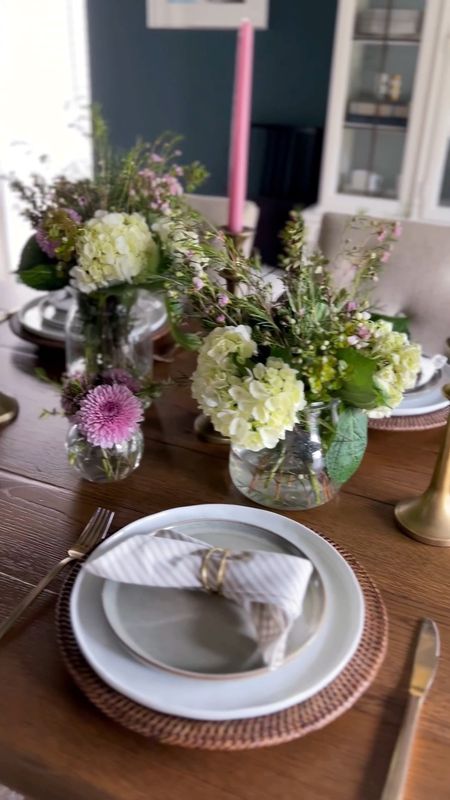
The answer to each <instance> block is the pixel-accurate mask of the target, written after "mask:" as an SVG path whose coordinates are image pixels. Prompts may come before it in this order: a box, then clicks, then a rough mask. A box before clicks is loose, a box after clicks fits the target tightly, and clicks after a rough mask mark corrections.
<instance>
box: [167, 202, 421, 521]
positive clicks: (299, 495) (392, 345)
mask: <svg viewBox="0 0 450 800" xmlns="http://www.w3.org/2000/svg"><path fill="white" fill-rule="evenodd" d="M351 227H352V229H354V230H357V231H358V236H361V232H363V233H364V241H363V242H362V243H360V244H359V245H353V244H352V243H351V240H350V239H347V240H346V241H345V243H344V247H343V252H342V254H341V258H342V259H343V260H344V261H345V262H346V264H347V273H349V275H348V277H347V284H346V285H345V286H341V287H339V286H336V285H335V284H334V283H333V276H332V272H331V271H330V270H329V269H326V268H325V267H326V265H327V262H326V259H325V258H324V257H323V256H322V255H321V254H320V253H318V252H316V253H313V254H308V253H307V251H306V248H305V246H304V237H305V233H304V226H303V222H302V219H301V218H300V217H299V216H298V215H297V214H295V213H294V214H293V215H292V218H291V220H290V221H289V223H288V224H287V226H286V229H285V231H284V233H283V241H284V256H283V258H282V266H283V267H284V270H285V278H284V284H285V291H284V292H283V294H282V295H281V296H280V297H279V298H278V299H274V298H273V297H272V290H271V287H269V286H267V285H266V284H265V283H264V281H263V280H262V279H261V277H260V275H259V271H258V263H257V262H255V261H251V262H250V261H248V260H247V259H245V258H244V257H243V256H242V254H241V253H239V251H237V250H236V249H235V248H234V246H233V244H232V242H230V241H228V240H227V239H226V238H224V239H223V240H222V247H217V244H216V246H215V247H212V246H211V247H209V246H208V245H203V247H202V246H199V253H198V254H197V256H196V258H194V255H195V254H192V256H191V260H190V262H189V261H187V260H186V258H183V254H185V251H186V248H187V247H188V246H190V247H191V245H189V244H188V242H187V241H186V242H185V241H184V240H183V237H182V235H181V234H180V235H179V236H178V237H176V236H175V237H173V236H172V237H171V239H170V242H171V243H172V247H175V250H176V252H175V253H174V254H173V259H172V268H171V270H169V271H168V272H167V274H166V291H167V293H168V296H169V299H170V301H171V302H172V303H173V304H174V307H175V311H174V309H172V310H173V313H176V305H177V304H179V303H180V298H182V297H187V298H188V301H189V307H190V310H189V314H190V316H191V317H193V318H194V319H196V320H198V322H199V323H200V324H201V326H202V327H203V329H205V330H206V335H205V336H204V337H203V339H202V340H201V339H198V340H197V342H195V341H194V340H192V338H191V340H190V344H191V345H192V344H197V345H198V346H199V353H198V363H197V368H196V370H195V372H194V376H193V381H192V388H193V395H194V397H195V399H196V400H197V402H198V404H199V405H200V407H201V409H202V410H203V412H204V413H205V414H206V415H208V416H209V418H210V419H211V421H212V423H213V425H214V427H215V429H216V430H217V431H218V432H219V433H221V434H222V435H223V436H224V437H228V438H229V440H230V443H231V454H230V472H231V477H232V480H233V482H234V483H235V485H236V486H237V488H238V489H240V491H241V492H243V493H244V494H245V495H247V496H248V497H250V498H251V499H253V500H255V501H257V502H259V503H261V504H263V505H268V506H272V507H280V508H310V507H313V506H316V505H320V504H322V503H324V502H326V501H327V500H328V499H330V498H331V497H332V496H333V495H334V494H335V493H336V492H337V490H338V489H339V487H340V486H341V485H342V484H343V483H345V482H346V481H347V480H348V479H349V478H350V477H351V475H352V474H353V473H354V471H355V470H356V469H357V467H358V466H359V464H360V462H361V459H362V457H363V454H364V451H365V448H366V444H367V419H368V416H386V415H389V414H390V412H391V410H392V409H393V408H395V406H397V405H398V404H399V403H400V401H401V399H402V396H403V392H404V390H405V389H407V388H410V387H412V386H413V385H414V382H415V380H416V376H417V373H418V371H419V366H420V348H419V347H418V346H417V345H415V344H411V343H410V342H409V339H408V337H407V335H406V334H405V333H400V332H398V331H395V330H394V328H393V323H392V322H388V321H386V320H383V319H379V318H378V319H373V318H372V316H371V314H370V301H369V293H370V288H371V284H372V283H373V282H374V281H376V280H377V277H378V274H379V271H380V270H381V268H382V266H383V264H384V263H385V262H386V261H387V260H388V258H389V255H390V252H391V249H392V247H393V244H394V242H395V240H396V239H397V237H398V236H399V234H400V227H399V225H398V224H397V223H390V222H378V221H374V220H366V219H363V218H360V219H355V220H353V221H352V223H351ZM174 242H175V245H174ZM177 253H178V257H179V263H178V265H177ZM202 257H203V260H202ZM211 265H214V271H212V270H211V269H210V267H211ZM230 275H231V276H232V279H233V282H234V284H235V285H236V286H237V287H238V288H237V291H236V292H235V293H230V292H228V291H227V290H226V288H225V282H224V280H223V277H224V276H226V277H229V276H230ZM180 308H181V307H180ZM182 318H183V316H182V312H181V310H180V312H179V319H180V322H181V321H182Z"/></svg>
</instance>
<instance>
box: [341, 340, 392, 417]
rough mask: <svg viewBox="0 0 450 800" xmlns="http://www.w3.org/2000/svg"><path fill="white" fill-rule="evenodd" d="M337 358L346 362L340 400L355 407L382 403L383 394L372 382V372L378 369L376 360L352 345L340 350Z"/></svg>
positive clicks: (367, 406) (373, 406)
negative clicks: (346, 367) (346, 366)
mask: <svg viewBox="0 0 450 800" xmlns="http://www.w3.org/2000/svg"><path fill="white" fill-rule="evenodd" d="M338 358H339V359H340V360H341V361H345V362H346V364H348V369H347V371H346V373H345V381H344V384H343V387H342V391H341V392H340V398H341V400H342V401H343V402H344V403H346V404H347V405H349V406H355V407H356V408H366V409H370V408H376V407H377V406H380V405H383V404H384V399H383V395H382V393H381V392H380V390H379V389H377V387H376V386H375V384H374V382H373V376H374V373H375V372H376V371H377V369H378V364H377V363H376V361H374V360H373V359H372V358H368V357H367V356H365V355H363V353H362V352H361V351H360V350H355V349H354V348H353V347H346V348H345V349H344V350H340V351H339V353H338Z"/></svg>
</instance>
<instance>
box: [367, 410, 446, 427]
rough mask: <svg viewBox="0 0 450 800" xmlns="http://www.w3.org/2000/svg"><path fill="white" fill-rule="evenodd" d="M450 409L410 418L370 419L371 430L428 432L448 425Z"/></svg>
mask: <svg viewBox="0 0 450 800" xmlns="http://www.w3.org/2000/svg"><path fill="white" fill-rule="evenodd" d="M448 412H449V408H448V406H447V407H446V408H441V409H440V410H439V411H432V412H431V413H430V414H414V415H412V416H408V417H384V418H382V419H369V428H372V429H373V430H377V431H428V430H431V429H432V428H441V427H442V425H446V424H447V418H448Z"/></svg>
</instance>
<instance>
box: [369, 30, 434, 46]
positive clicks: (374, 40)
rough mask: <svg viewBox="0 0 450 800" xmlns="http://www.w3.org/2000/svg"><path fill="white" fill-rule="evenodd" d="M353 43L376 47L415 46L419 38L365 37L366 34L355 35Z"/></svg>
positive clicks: (418, 42)
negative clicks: (391, 45) (390, 45)
mask: <svg viewBox="0 0 450 800" xmlns="http://www.w3.org/2000/svg"><path fill="white" fill-rule="evenodd" d="M353 41H354V42H358V43H359V44H375V45H378V46H384V45H389V44H393V45H406V46H408V45H410V46H411V45H414V46H416V47H417V45H419V44H420V41H421V40H420V36H405V37H401V36H367V35H366V34H364V35H363V34H358V33H357V34H355V36H354V37H353Z"/></svg>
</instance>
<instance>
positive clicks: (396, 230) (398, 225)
mask: <svg viewBox="0 0 450 800" xmlns="http://www.w3.org/2000/svg"><path fill="white" fill-rule="evenodd" d="M402 231H403V228H402V223H401V222H396V223H395V225H394V230H393V234H394V236H395V238H396V239H399V238H400V236H401V235H402Z"/></svg>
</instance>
